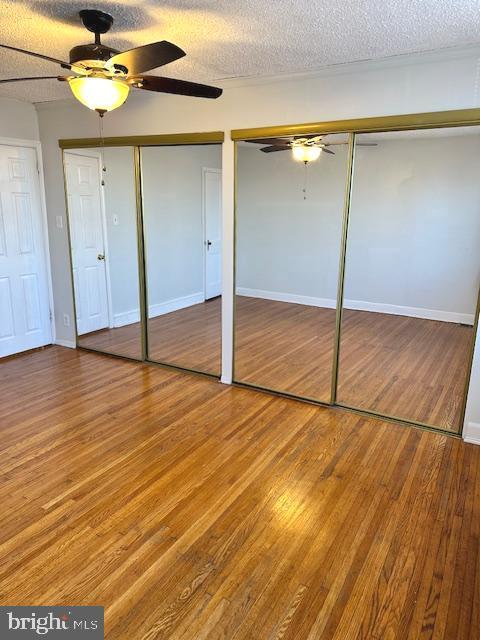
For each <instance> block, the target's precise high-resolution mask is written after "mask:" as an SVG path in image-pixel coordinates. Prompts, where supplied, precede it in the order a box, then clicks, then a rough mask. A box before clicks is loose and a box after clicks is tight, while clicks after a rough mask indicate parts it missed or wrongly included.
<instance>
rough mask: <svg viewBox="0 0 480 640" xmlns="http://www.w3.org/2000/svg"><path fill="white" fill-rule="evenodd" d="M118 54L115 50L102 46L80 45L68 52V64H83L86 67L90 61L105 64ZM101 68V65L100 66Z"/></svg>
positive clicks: (92, 44) (93, 44)
mask: <svg viewBox="0 0 480 640" xmlns="http://www.w3.org/2000/svg"><path fill="white" fill-rule="evenodd" d="M117 53H119V51H117V50H116V49H112V48H111V47H107V46H105V45H104V44H95V43H91V44H80V45H78V46H76V47H73V49H71V50H70V64H75V63H78V62H85V63H87V66H91V65H89V64H88V62H90V61H99V62H107V60H110V58H112V57H113V56H114V55H116V54H117ZM100 66H102V65H100Z"/></svg>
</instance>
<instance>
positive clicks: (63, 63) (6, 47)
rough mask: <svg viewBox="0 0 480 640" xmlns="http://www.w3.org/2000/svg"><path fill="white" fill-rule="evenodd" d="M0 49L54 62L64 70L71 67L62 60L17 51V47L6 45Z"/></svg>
mask: <svg viewBox="0 0 480 640" xmlns="http://www.w3.org/2000/svg"><path fill="white" fill-rule="evenodd" d="M0 47H1V48H2V49H9V50H10V51H18V53H25V54H26V55H27V56H33V57H34V58H41V59H42V60H48V61H49V62H55V63H56V64H59V65H60V66H61V67H63V68H64V69H71V68H72V65H71V64H70V63H68V62H64V61H63V60H57V58H51V57H50V56H44V55H43V54H42V53H35V52H34V51H27V50H26V49H19V48H18V47H11V46H10V45H8V44H0Z"/></svg>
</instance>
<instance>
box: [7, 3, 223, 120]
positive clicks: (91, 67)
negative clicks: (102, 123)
mask: <svg viewBox="0 0 480 640" xmlns="http://www.w3.org/2000/svg"><path fill="white" fill-rule="evenodd" d="M80 18H81V20H82V22H83V24H84V26H85V28H86V29H88V31H91V32H92V33H94V34H95V42H94V43H92V44H83V45H78V46H76V47H73V49H72V50H71V51H70V56H69V60H70V61H69V62H64V61H62V60H57V59H56V58H51V57H50V56H46V55H43V54H40V53H34V52H33V51H25V50H24V49H19V48H17V47H12V46H9V45H6V44H0V47H2V48H4V49H10V50H11V51H18V52H19V53H25V54H26V55H29V56H33V57H35V58H41V59H43V60H47V61H49V62H54V63H56V64H59V65H60V66H61V67H62V69H68V70H69V71H71V72H72V73H73V74H75V75H69V76H47V77H29V78H9V79H6V80H0V84H3V83H7V82H21V81H27V80H54V79H57V80H61V81H66V82H68V83H69V85H70V88H71V90H72V92H73V94H74V96H75V97H76V98H77V99H78V100H79V101H80V102H81V103H82V104H84V105H85V106H87V107H88V108H89V109H93V110H95V111H98V112H99V113H100V115H103V114H104V113H105V112H106V111H111V110H112V109H116V108H117V107H119V106H121V105H122V104H123V103H124V102H125V100H126V99H127V96H128V94H129V91H130V88H131V87H133V88H135V89H145V90H147V91H156V92H158V93H174V94H177V95H182V96H194V97H197V98H218V97H219V96H221V94H222V89H218V88H216V87H210V86H208V85H205V84H197V83H195V82H186V81H185V80H175V79H174V78H164V77H159V76H151V75H144V73H145V72H146V71H150V70H151V69H156V68H157V67H161V66H163V65H166V64H169V63H170V62H174V61H175V60H178V59H179V58H182V57H183V56H184V55H186V54H185V52H184V51H182V49H180V48H179V47H177V46H176V45H174V44H172V43H171V42H167V41H166V40H162V41H161V42H152V43H151V44H147V45H144V46H142V47H136V48H135V49H129V50H128V51H123V52H120V51H117V50H116V49H112V48H111V47H108V46H106V45H104V44H102V43H101V42H100V35H101V34H103V33H107V31H109V29H110V27H111V26H112V24H113V18H112V16H110V15H109V14H108V13H104V12H103V11H97V10H95V9H85V10H83V11H80Z"/></svg>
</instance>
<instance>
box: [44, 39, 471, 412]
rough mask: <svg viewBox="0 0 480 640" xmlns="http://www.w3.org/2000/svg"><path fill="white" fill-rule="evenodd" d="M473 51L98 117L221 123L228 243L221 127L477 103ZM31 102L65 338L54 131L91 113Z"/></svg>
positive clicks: (227, 158)
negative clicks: (36, 121)
mask: <svg viewBox="0 0 480 640" xmlns="http://www.w3.org/2000/svg"><path fill="white" fill-rule="evenodd" d="M479 54H480V49H479V48H471V49H466V50H464V51H447V52H442V53H439V54H424V55H417V56H405V57H400V58H396V59H390V60H386V61H381V62H375V63H373V62H372V63H368V62H367V63H357V64H353V65H344V66H338V67H334V68H331V69H328V70H325V71H322V72H319V73H318V74H314V75H309V74H300V75H298V76H295V77H291V78H283V79H280V80H279V79H271V80H270V81H268V80H265V79H260V80H259V81H258V82H257V81H253V82H249V81H248V80H246V81H245V80H244V81H241V80H240V81H232V82H231V83H228V82H225V86H227V85H229V86H228V88H227V89H226V90H225V93H224V96H223V97H222V98H221V99H220V100H217V101H214V102H211V101H201V100H193V99H192V100H190V99H187V98H181V97H177V96H167V95H162V96H156V95H150V94H148V92H137V94H136V95H133V96H131V98H129V101H128V102H127V104H126V105H124V106H122V108H121V109H119V110H118V111H116V112H113V113H112V114H108V116H107V117H106V118H105V135H128V134H130V135H136V134H154V133H173V132H177V133H178V132H182V131H184V132H187V131H209V130H210V131H211V130H225V131H226V132H227V143H226V144H225V145H224V152H223V153H224V155H223V193H224V205H225V206H224V240H225V241H228V242H227V244H228V245H231V242H232V240H233V197H232V196H233V191H232V182H233V161H232V158H233V145H232V144H231V143H230V142H228V132H229V130H230V129H232V128H239V127H254V126H266V125H274V124H285V123H294V122H295V123H302V122H315V121H322V120H334V119H341V118H354V117H367V116H377V115H388V114H399V113H416V112H417V113H418V112H423V111H441V110H448V109H464V108H472V107H478V106H479V104H480V100H479V89H480V83H479V82H478V79H479ZM145 94H147V95H145ZM37 111H38V115H39V123H40V137H41V140H42V144H43V152H44V162H45V176H46V183H47V200H48V201H47V204H48V209H49V219H50V231H51V235H50V242H51V253H52V260H53V266H54V289H55V296H56V320H57V329H58V332H59V337H64V338H67V339H68V338H70V339H71V338H72V335H73V334H72V329H71V328H67V327H63V325H62V323H61V318H62V314H63V313H65V312H70V313H71V310H72V302H71V300H72V294H71V286H70V281H69V275H68V254H67V242H66V235H65V230H64V229H63V230H60V229H56V228H55V216H56V215H59V214H60V215H64V211H65V203H64V192H63V181H62V169H61V161H60V152H59V150H58V139H59V138H72V137H86V136H97V135H98V122H97V120H98V119H97V117H96V115H95V114H94V113H92V112H89V111H88V110H87V109H85V108H84V107H82V106H80V105H78V106H77V105H76V104H73V103H72V102H68V103H63V104H61V103H60V104H59V103H57V104H55V103H50V104H45V105H39V106H38V107H37ZM227 244H225V246H224V259H223V265H224V286H225V285H228V283H229V282H231V272H232V270H231V267H232V256H231V254H230V253H228V246H227ZM223 305H224V306H223V309H224V312H225V313H224V320H225V327H224V331H223V346H224V357H223V366H224V371H223V380H224V381H228V380H229V378H230V371H229V367H230V364H231V358H230V353H229V352H230V349H229V345H230V343H231V330H230V329H228V327H229V326H230V323H229V320H230V318H231V309H232V306H233V305H232V291H231V289H230V288H229V287H228V286H226V287H225V289H224V296H223ZM478 357H479V358H480V350H479V353H478ZM472 388H473V389H478V388H480V380H472ZM474 393H480V392H478V391H474ZM472 395H473V394H472ZM478 421H479V422H480V415H479V416H478Z"/></svg>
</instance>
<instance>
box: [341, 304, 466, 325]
mask: <svg viewBox="0 0 480 640" xmlns="http://www.w3.org/2000/svg"><path fill="white" fill-rule="evenodd" d="M345 308H346V309H354V310H356V311H373V312H374V313H389V314H392V315H395V316H409V317H410V318H423V319H424V320H440V321H442V322H455V323H456V324H470V325H472V326H473V323H474V320H475V316H474V315H473V313H457V312H455V311H442V310H441V309H423V308H422V307H403V306H401V305H398V304H384V303H381V302H365V301H364V300H345Z"/></svg>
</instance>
